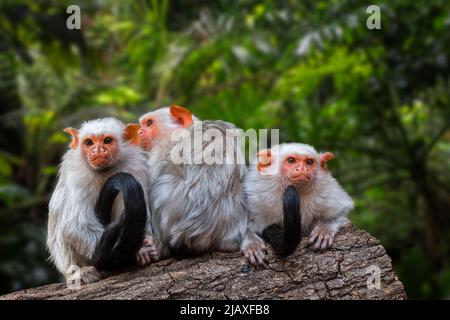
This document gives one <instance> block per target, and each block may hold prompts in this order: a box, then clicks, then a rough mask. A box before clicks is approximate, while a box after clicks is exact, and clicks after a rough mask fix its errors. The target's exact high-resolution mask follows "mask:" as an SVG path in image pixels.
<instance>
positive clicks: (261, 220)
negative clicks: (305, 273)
mask: <svg viewBox="0 0 450 320" xmlns="http://www.w3.org/2000/svg"><path fill="white" fill-rule="evenodd" d="M271 151H272V157H278V159H276V160H278V161H272V164H271V165H277V166H279V165H280V159H283V158H284V157H286V156H287V155H288V154H298V155H309V156H311V157H313V158H314V159H315V161H316V162H317V163H320V154H319V153H318V152H317V151H316V150H315V149H314V148H313V147H312V146H310V145H307V144H301V143H289V144H281V145H279V146H274V147H273V148H272V149H271ZM275 169H276V170H274V171H273V172H275V174H272V175H264V174H261V173H260V172H258V170H257V167H256V165H255V166H252V167H251V168H250V170H249V173H248V175H247V177H246V179H245V182H244V190H245V194H246V196H247V201H248V209H249V229H250V230H251V231H253V232H256V233H261V232H262V231H263V229H264V228H265V227H267V226H268V225H270V224H274V223H281V222H282V220H283V193H284V190H286V188H287V187H288V186H289V184H290V182H289V180H288V179H287V178H286V177H283V176H281V175H280V174H279V168H275ZM314 179H315V180H314V183H313V184H312V185H311V186H310V187H309V188H305V190H302V192H301V193H300V194H301V208H300V212H301V219H302V231H303V233H305V234H306V233H309V232H310V231H311V230H312V228H313V227H314V226H315V225H316V224H318V223H328V224H329V225H330V227H332V228H333V230H334V231H335V232H337V230H338V229H339V227H340V226H342V225H343V224H345V223H347V222H348V220H347V216H348V213H349V212H350V211H351V210H352V209H353V207H354V204H353V200H352V198H350V196H349V195H348V194H347V193H346V192H345V191H344V189H342V187H341V186H340V185H339V183H338V182H337V181H336V180H335V179H334V178H333V176H332V175H331V173H330V172H329V171H328V170H324V169H322V168H320V166H318V170H317V175H316V176H315V177H314Z"/></svg>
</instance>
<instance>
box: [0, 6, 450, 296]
mask: <svg viewBox="0 0 450 320" xmlns="http://www.w3.org/2000/svg"><path fill="white" fill-rule="evenodd" d="M71 4H76V5H78V6H79V7H80V9H81V29H80V30H76V29H75V30H69V29H68V28H67V27H66V20H67V19H68V17H69V16H70V14H68V13H66V9H67V7H68V6H69V5H71ZM371 4H377V5H379V7H380V8H381V30H369V29H368V28H367V27H366V21H367V19H368V18H369V17H370V14H368V13H367V12H366V10H367V7H368V6H369V5H371ZM449 95H450V2H449V1H447V0H434V1H410V0H397V1H377V2H376V3H372V2H367V1H352V0H345V1H322V0H307V1H306V0H305V1H294V0H292V1H280V0H263V1H253V0H242V1H231V0H230V1H226V0H218V1H206V0H204V1H194V0H184V1H168V0H159V1H157V0H139V1H119V0H115V1H114V0H113V1H106V0H95V1H82V0H71V1H51V0H39V1H20V0H18V1H14V0H1V1H0V208H1V211H0V293H5V292H10V291H13V290H18V289H21V288H26V287H31V286H37V285H41V284H45V283H50V282H54V281H58V280H60V279H59V277H58V274H57V272H56V270H55V269H54V268H53V266H52V265H51V264H50V263H48V262H47V257H48V254H47V252H46V249H45V238H46V221H47V205H48V201H49V197H50V195H51V192H52V189H53V187H54V186H55V178H56V174H57V165H58V163H59V161H60V159H61V155H62V153H63V152H64V151H65V150H66V148H67V144H68V142H69V138H68V137H67V136H66V135H65V134H64V133H63V132H62V129H63V128H65V127H67V126H74V127H77V126H79V125H80V124H81V122H82V121H83V120H87V119H91V118H95V117H99V116H105V115H113V116H116V117H119V118H120V119H122V120H124V121H136V119H137V117H138V116H139V115H140V114H142V113H143V112H145V111H148V110H150V109H153V108H156V107H159V106H163V105H168V104H171V103H175V104H179V105H184V106H188V107H190V108H191V109H192V110H193V112H194V113H195V114H196V115H197V116H199V117H200V118H202V119H224V120H227V121H231V122H234V123H235V124H237V125H238V126H240V127H242V128H244V129H247V128H279V129H280V132H281V140H282V141H302V142H306V143H310V144H313V145H314V146H316V147H317V148H318V149H320V150H329V151H333V152H335V153H336V155H337V158H336V160H334V161H333V163H332V164H331V170H332V172H333V173H334V175H335V176H336V177H337V178H338V179H339V180H340V181H341V182H342V184H343V185H344V187H345V189H346V190H347V191H348V192H349V193H350V194H351V195H352V196H353V197H354V199H355V201H356V204H357V206H356V208H355V210H354V211H353V212H352V213H351V220H352V221H353V223H354V224H356V225H357V226H358V227H360V228H362V229H365V230H368V231H369V232H370V233H371V234H373V235H374V236H375V237H377V238H378V239H380V240H381V242H382V244H383V245H384V246H385V248H386V249H387V251H388V253H389V255H390V257H391V258H392V260H393V263H394V267H395V270H396V272H397V273H398V275H399V278H400V279H401V280H402V281H403V283H404V285H405V287H406V290H407V294H408V296H409V297H410V298H450V161H449V158H450V100H449V98H450V96H449Z"/></svg>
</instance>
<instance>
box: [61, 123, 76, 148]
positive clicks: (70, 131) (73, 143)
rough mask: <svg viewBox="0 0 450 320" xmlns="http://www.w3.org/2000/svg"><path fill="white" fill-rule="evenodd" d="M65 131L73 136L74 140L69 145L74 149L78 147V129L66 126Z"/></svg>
mask: <svg viewBox="0 0 450 320" xmlns="http://www.w3.org/2000/svg"><path fill="white" fill-rule="evenodd" d="M64 132H66V133H68V134H70V135H71V136H72V142H71V143H70V145H69V147H71V148H72V149H76V148H77V147H78V130H77V129H75V128H70V127H69V128H65V129H64Z"/></svg>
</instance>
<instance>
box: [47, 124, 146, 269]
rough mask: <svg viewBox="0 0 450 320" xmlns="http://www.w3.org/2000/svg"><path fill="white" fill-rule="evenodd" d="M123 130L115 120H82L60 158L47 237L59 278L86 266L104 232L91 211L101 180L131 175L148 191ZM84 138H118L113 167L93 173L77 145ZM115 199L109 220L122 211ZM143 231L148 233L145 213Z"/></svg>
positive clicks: (140, 156) (140, 160)
mask: <svg viewBox="0 0 450 320" xmlns="http://www.w3.org/2000/svg"><path fill="white" fill-rule="evenodd" d="M124 129H125V125H124V124H123V123H122V122H120V121H119V120H116V119H114V118H105V119H98V120H92V121H88V122H85V123H84V124H83V126H82V127H81V129H80V130H79V137H80V139H79V140H80V141H79V144H78V147H77V148H76V149H69V150H67V152H66V153H65V154H64V156H63V161H62V163H61V165H60V169H59V179H58V183H57V185H56V188H55V190H54V192H53V195H52V197H51V199H50V203H49V220H48V237H47V247H48V250H49V251H50V258H51V260H52V261H53V262H54V263H55V265H56V267H57V269H58V270H59V271H60V272H61V273H63V274H64V273H65V272H66V270H67V268H68V267H69V266H70V265H77V266H79V267H84V266H88V265H90V259H91V257H92V254H93V253H94V248H95V245H96V243H97V241H98V240H99V239H100V236H101V234H102V232H103V229H104V228H103V225H102V224H101V223H100V222H99V221H98V219H97V218H96V216H95V212H94V207H95V203H96V201H97V198H98V196H99V194H100V190H101V188H102V187H103V184H104V182H105V181H106V180H107V179H108V178H109V177H110V176H112V175H113V174H115V173H118V172H127V173H130V174H131V175H133V176H134V177H135V178H136V179H137V180H138V181H139V183H140V184H141V185H142V187H143V189H144V190H148V186H149V178H148V175H147V170H146V165H145V159H146V157H145V155H144V153H143V152H142V151H141V149H140V148H139V147H138V146H135V145H132V144H130V143H129V142H127V141H124V139H123V130H124ZM86 134H94V135H101V134H111V135H112V136H113V137H115V138H116V139H117V141H118V143H119V154H118V157H117V158H118V159H117V161H116V163H115V165H114V166H113V167H111V168H110V169H108V170H106V171H96V170H94V169H93V168H91V167H90V166H89V164H88V163H87V162H86V161H85V160H84V159H83V157H82V153H81V143H82V138H83V136H84V135H86ZM116 199H117V200H116V201H115V204H114V207H113V216H114V217H117V216H118V215H119V214H120V213H121V212H122V210H123V201H122V198H121V197H120V196H119V197H117V198H116ZM147 203H148V201H147ZM146 233H147V234H152V228H151V216H150V211H149V210H147V227H146Z"/></svg>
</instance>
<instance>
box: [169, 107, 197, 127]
mask: <svg viewBox="0 0 450 320" xmlns="http://www.w3.org/2000/svg"><path fill="white" fill-rule="evenodd" d="M170 115H171V116H172V117H173V118H174V119H175V121H176V122H177V123H178V124H180V125H181V126H182V127H183V128H187V127H189V126H190V125H191V124H192V113H191V111H189V110H188V109H186V108H184V107H180V106H177V105H171V106H170Z"/></svg>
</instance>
